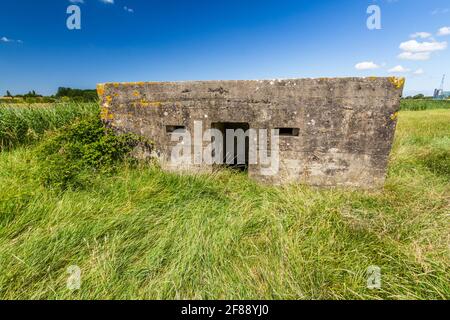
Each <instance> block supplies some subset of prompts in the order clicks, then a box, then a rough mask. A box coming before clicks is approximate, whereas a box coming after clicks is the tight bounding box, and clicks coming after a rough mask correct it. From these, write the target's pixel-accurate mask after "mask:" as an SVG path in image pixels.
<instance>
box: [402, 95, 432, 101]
mask: <svg viewBox="0 0 450 320" xmlns="http://www.w3.org/2000/svg"><path fill="white" fill-rule="evenodd" d="M404 99H414V100H418V99H433V97H426V96H425V95H423V94H416V95H415V96H407V97H405V98H404Z"/></svg>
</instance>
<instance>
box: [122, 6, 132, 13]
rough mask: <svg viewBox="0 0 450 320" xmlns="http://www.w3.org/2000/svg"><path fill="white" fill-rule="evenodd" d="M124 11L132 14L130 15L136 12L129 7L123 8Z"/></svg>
mask: <svg viewBox="0 0 450 320" xmlns="http://www.w3.org/2000/svg"><path fill="white" fill-rule="evenodd" d="M123 10H125V11H127V12H130V13H133V12H134V9H131V8H128V7H127V6H125V7H123Z"/></svg>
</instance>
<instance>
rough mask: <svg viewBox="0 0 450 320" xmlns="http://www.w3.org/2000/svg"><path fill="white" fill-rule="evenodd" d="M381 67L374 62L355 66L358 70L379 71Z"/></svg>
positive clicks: (365, 62)
mask: <svg viewBox="0 0 450 320" xmlns="http://www.w3.org/2000/svg"><path fill="white" fill-rule="evenodd" d="M379 67H380V66H378V65H377V64H376V63H373V62H372V61H364V62H360V63H357V64H356V65H355V68H356V69H358V70H373V69H378V68H379Z"/></svg>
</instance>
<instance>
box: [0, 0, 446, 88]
mask: <svg viewBox="0 0 450 320" xmlns="http://www.w3.org/2000/svg"><path fill="white" fill-rule="evenodd" d="M72 2H83V3H77V5H78V6H79V7H80V9H81V30H68V28H67V27H66V20H67V18H68V17H69V15H68V14H67V13H66V9H67V7H68V6H69V5H71V3H70V1H69V0H15V1H7V0H2V1H1V3H0V95H1V94H4V92H6V90H9V91H11V92H12V93H13V94H17V93H24V92H27V91H28V90H36V91H37V92H39V93H42V94H53V93H54V92H55V91H56V89H57V88H58V87H59V86H69V87H77V88H94V87H95V85H96V83H100V82H111V81H114V82H124V81H169V80H170V81H177V80H213V79H273V78H297V77H299V78H303V77H335V76H337V77H340V76H372V75H374V76H385V75H396V76H400V75H402V76H405V77H406V78H407V87H406V90H405V91H406V94H411V93H417V92H424V93H427V94H431V93H432V91H433V89H434V88H435V87H438V86H439V83H440V80H441V77H442V74H443V73H447V74H448V76H449V81H448V83H447V86H446V87H447V90H450V48H449V42H450V1H448V0H378V1H366V0H332V1H331V0H329V1H325V0H322V1H317V0H308V1H306V0H292V1H291V0H287V1H286V0H276V1H275V0H274V1H272V0H267V1H265V0H258V1H256V0H239V1H238V0H226V1H225V0H214V1H212V0H207V1H203V0H191V1H187V0H186V1H175V0H145V1H144V0H78V1H77V0H73V1H72ZM372 4H375V5H378V6H379V7H380V9H381V24H382V25H381V26H382V29H381V30H369V29H368V28H367V26H366V20H367V18H368V17H369V15H368V14H367V12H366V10H367V7H368V6H369V5H372ZM125 7H126V8H127V10H126V9H125ZM356 66H358V68H357V67H356Z"/></svg>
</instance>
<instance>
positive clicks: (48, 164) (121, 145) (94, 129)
mask: <svg viewBox="0 0 450 320" xmlns="http://www.w3.org/2000/svg"><path fill="white" fill-rule="evenodd" d="M142 144H145V145H146V146H147V147H149V146H150V144H149V143H148V142H147V141H145V140H144V139H143V138H140V137H138V136H136V135H133V134H116V133H115V132H114V131H113V130H112V129H109V128H105V127H104V126H103V123H102V122H101V120H100V119H99V117H98V116H91V117H89V118H87V119H85V120H81V121H78V122H75V123H73V124H71V125H69V126H67V127H64V128H62V129H61V130H59V131H58V132H56V133H54V134H53V135H52V136H50V137H49V139H46V141H45V142H43V143H42V144H41V145H40V146H39V147H38V148H37V154H38V157H37V158H38V161H39V163H40V165H39V171H38V175H39V178H40V180H41V181H42V182H43V183H44V184H45V185H46V186H50V187H57V188H61V189H67V188H71V189H78V188H83V187H86V186H87V185H89V181H90V180H91V178H92V175H93V174H96V173H101V174H110V173H113V172H114V171H115V170H116V169H117V168H118V166H119V165H120V164H121V163H122V162H123V161H125V160H128V161H129V162H135V160H133V159H132V158H131V157H130V156H129V154H130V152H131V151H133V150H134V149H135V147H137V146H138V145H142Z"/></svg>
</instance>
